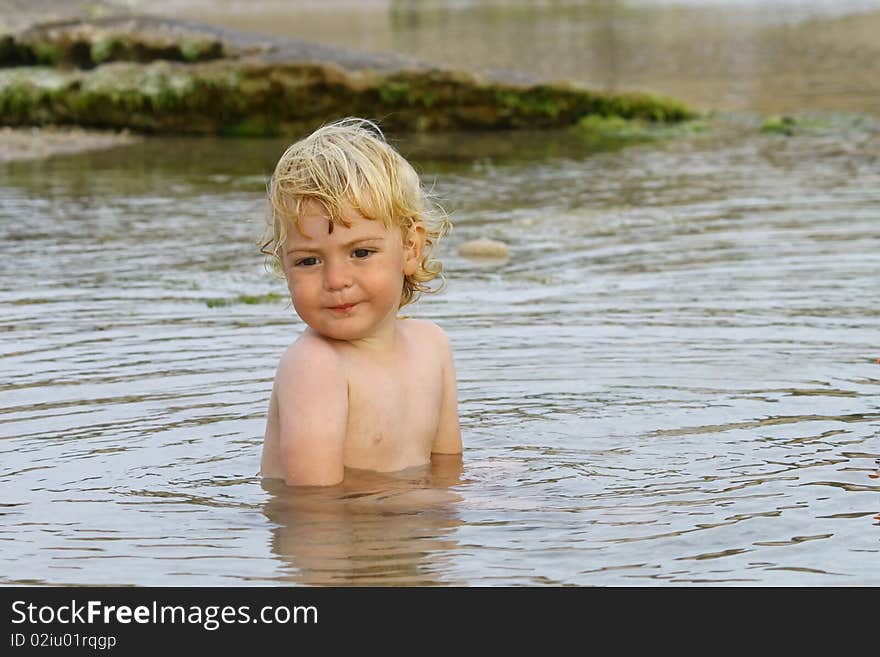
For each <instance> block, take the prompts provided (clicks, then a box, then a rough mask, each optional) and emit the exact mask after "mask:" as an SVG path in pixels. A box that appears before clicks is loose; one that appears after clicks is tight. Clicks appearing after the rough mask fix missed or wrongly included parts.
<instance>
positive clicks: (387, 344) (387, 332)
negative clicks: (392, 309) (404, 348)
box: [348, 317, 400, 353]
mask: <svg viewBox="0 0 880 657" xmlns="http://www.w3.org/2000/svg"><path fill="white" fill-rule="evenodd" d="M348 343H349V344H350V345H351V346H352V347H354V348H355V349H358V350H362V351H369V352H372V353H390V352H392V351H395V350H396V349H397V347H398V345H399V344H400V332H399V330H398V327H397V318H396V317H392V318H391V321H389V322H386V323H385V324H383V325H382V326H381V327H379V329H378V330H377V331H375V332H373V333H372V334H370V335H368V336H366V337H363V338H358V339H357V340H349V341H348Z"/></svg>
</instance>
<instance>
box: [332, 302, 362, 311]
mask: <svg viewBox="0 0 880 657" xmlns="http://www.w3.org/2000/svg"><path fill="white" fill-rule="evenodd" d="M356 305H357V304H356V303H346V304H343V305H341V306H330V310H332V311H333V312H335V313H347V312H349V311H351V310H354V307H355V306H356Z"/></svg>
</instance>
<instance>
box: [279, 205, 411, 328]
mask: <svg viewBox="0 0 880 657" xmlns="http://www.w3.org/2000/svg"><path fill="white" fill-rule="evenodd" d="M343 218H344V219H345V220H346V221H347V222H349V224H350V227H348V228H347V227H345V226H344V225H342V224H336V225H334V226H333V232H332V233H331V232H329V231H328V227H329V219H328V215H327V211H326V210H325V209H324V206H322V205H321V204H320V203H318V202H315V201H306V202H305V203H303V205H302V214H301V216H300V222H299V223H300V228H301V231H302V232H300V230H298V229H296V228H295V227H293V228H292V229H291V230H290V231H289V233H288V235H287V239H286V240H285V241H284V246H283V251H282V262H283V265H284V274H285V277H286V278H287V287H288V289H289V290H290V298H291V300H292V302H293V307H294V308H295V309H296V312H297V314H298V315H299V316H300V318H301V319H302V320H303V321H304V322H305V323H306V324H308V325H309V326H310V327H311V328H312V329H314V330H315V331H317V332H318V333H320V334H321V335H323V336H325V337H329V338H333V339H335V340H346V341H352V340H363V339H365V338H367V339H368V338H371V337H375V336H380V335H382V334H383V333H384V332H386V331H388V330H389V329H393V326H394V320H395V318H396V316H397V310H398V306H399V304H400V294H401V290H402V288H403V280H404V276H406V275H409V274H412V273H414V272H415V271H416V269H417V267H418V261H419V256H420V255H421V249H422V245H423V239H424V228H423V227H421V226H419V227H417V228H416V229H414V230H413V231H411V232H410V236H411V237H410V238H408V239H407V242H408V244H406V245H405V244H404V239H403V236H402V235H401V231H400V230H398V229H396V228H393V229H389V228H386V227H385V225H384V224H383V223H382V222H381V221H374V220H370V219H367V218H365V217H364V216H363V215H361V214H360V213H359V212H357V211H356V210H354V209H353V208H351V207H350V206H347V205H346V206H345V210H344V212H343ZM420 237H421V240H420V239H419V238H420Z"/></svg>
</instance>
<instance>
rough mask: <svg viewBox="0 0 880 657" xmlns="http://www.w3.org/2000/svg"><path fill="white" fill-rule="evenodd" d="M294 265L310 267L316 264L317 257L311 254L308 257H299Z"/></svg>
mask: <svg viewBox="0 0 880 657" xmlns="http://www.w3.org/2000/svg"><path fill="white" fill-rule="evenodd" d="M293 264H294V266H296V267H312V266H314V265H317V264H318V259H317V258H315V257H312V256H309V257H308V258H301V259H300V260H297V261H296V262H294V263H293Z"/></svg>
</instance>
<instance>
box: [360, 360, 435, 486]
mask: <svg viewBox="0 0 880 657" xmlns="http://www.w3.org/2000/svg"><path fill="white" fill-rule="evenodd" d="M442 394H443V389H442V376H441V372H440V370H439V368H438V367H437V366H436V364H433V363H430V362H424V361H423V362H407V363H384V364H379V365H376V364H373V365H371V366H364V365H363V364H361V366H359V367H356V368H351V369H350V371H349V376H348V428H347V435H346V443H345V465H346V466H347V467H351V468H363V469H369V470H379V471H393V470H401V469H403V468H408V467H412V466H415V465H423V464H425V463H427V462H428V461H429V460H430V458H431V446H432V443H433V441H434V437H435V436H436V434H437V426H438V423H439V420H440V405H441V402H442Z"/></svg>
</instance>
